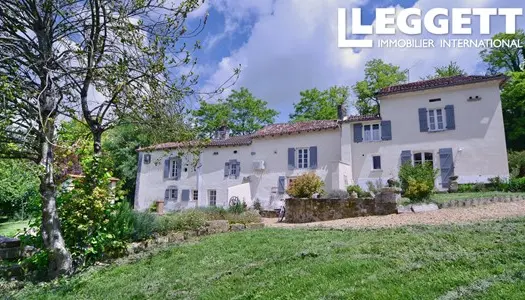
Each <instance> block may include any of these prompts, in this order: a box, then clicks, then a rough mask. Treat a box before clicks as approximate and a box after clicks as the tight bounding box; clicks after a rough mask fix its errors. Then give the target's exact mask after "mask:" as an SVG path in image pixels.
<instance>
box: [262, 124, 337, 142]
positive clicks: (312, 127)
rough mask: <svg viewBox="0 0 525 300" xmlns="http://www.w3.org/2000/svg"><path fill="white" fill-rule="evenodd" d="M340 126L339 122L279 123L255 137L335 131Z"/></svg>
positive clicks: (265, 128) (268, 127)
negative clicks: (326, 130)
mask: <svg viewBox="0 0 525 300" xmlns="http://www.w3.org/2000/svg"><path fill="white" fill-rule="evenodd" d="M338 126H339V125H338V124H337V120H314V121H303V122H294V123H279V124H271V125H268V126H265V127H264V128H263V129H261V130H259V131H257V132H256V133H255V134H254V137H255V138H257V137H265V136H271V135H282V134H292V133H300V132H308V131H319V130H325V129H335V128H337V127H338Z"/></svg>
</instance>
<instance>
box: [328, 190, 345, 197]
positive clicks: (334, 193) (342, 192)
mask: <svg viewBox="0 0 525 300" xmlns="http://www.w3.org/2000/svg"><path fill="white" fill-rule="evenodd" d="M348 197H349V195H348V192H347V191H345V190H335V191H330V192H329V193H328V194H326V198H329V199H348Z"/></svg>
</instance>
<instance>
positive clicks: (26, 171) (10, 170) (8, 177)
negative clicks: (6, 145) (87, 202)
mask: <svg viewBox="0 0 525 300" xmlns="http://www.w3.org/2000/svg"><path fill="white" fill-rule="evenodd" d="M34 169H35V165H34V164H33V163H31V162H28V161H24V160H12V159H0V216H8V217H14V216H17V217H20V218H22V219H24V218H25V217H26V216H27V214H26V213H27V211H26V209H27V206H28V205H30V204H31V203H33V202H35V201H37V200H38V198H39V196H38V176H37V174H36V173H35V172H34Z"/></svg>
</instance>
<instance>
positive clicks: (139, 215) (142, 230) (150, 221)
mask: <svg viewBox="0 0 525 300" xmlns="http://www.w3.org/2000/svg"><path fill="white" fill-rule="evenodd" d="M158 229H159V225H158V220H157V216H156V215H154V214H152V213H148V212H134V213H133V233H132V235H131V238H132V239H133V240H134V241H142V240H145V239H147V238H150V237H151V236H153V233H155V232H157V230H158Z"/></svg>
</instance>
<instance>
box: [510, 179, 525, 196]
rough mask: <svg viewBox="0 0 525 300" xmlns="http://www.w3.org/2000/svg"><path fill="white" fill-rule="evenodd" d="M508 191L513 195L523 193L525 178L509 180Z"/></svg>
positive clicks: (524, 190)
mask: <svg viewBox="0 0 525 300" xmlns="http://www.w3.org/2000/svg"><path fill="white" fill-rule="evenodd" d="M508 190H509V192H514V193H520V192H525V177H522V178H511V179H510V180H509V183H508Z"/></svg>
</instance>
